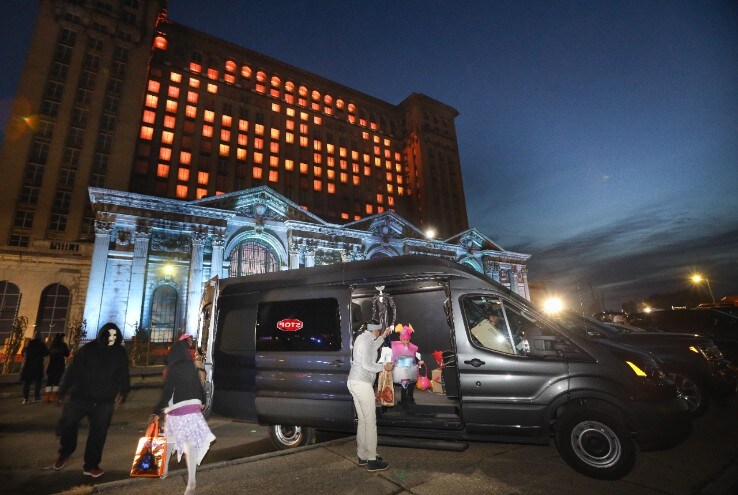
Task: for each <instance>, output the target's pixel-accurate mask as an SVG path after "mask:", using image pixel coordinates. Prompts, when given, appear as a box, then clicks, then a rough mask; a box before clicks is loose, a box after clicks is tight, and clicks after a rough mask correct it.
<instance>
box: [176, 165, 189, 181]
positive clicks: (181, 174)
mask: <svg viewBox="0 0 738 495" xmlns="http://www.w3.org/2000/svg"><path fill="white" fill-rule="evenodd" d="M177 180H181V181H182V182H187V181H188V180H190V169H189V168H180V169H179V170H178V171H177Z"/></svg>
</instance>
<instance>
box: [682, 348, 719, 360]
mask: <svg viewBox="0 0 738 495" xmlns="http://www.w3.org/2000/svg"><path fill="white" fill-rule="evenodd" d="M689 350H690V351H692V352H694V353H696V354H699V355H701V356H702V357H703V358H705V359H706V360H707V361H709V362H713V361H720V360H722V359H724V358H723V353H722V351H721V350H720V348H718V346H716V345H715V344H695V345H691V346H689Z"/></svg>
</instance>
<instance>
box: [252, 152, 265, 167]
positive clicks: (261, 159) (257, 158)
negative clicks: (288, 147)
mask: <svg viewBox="0 0 738 495" xmlns="http://www.w3.org/2000/svg"><path fill="white" fill-rule="evenodd" d="M263 162H264V154H263V153H254V163H256V164H259V165H261V164H262V163H263Z"/></svg>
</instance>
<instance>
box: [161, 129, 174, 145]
mask: <svg viewBox="0 0 738 495" xmlns="http://www.w3.org/2000/svg"><path fill="white" fill-rule="evenodd" d="M172 141H174V133H173V132H169V131H164V132H162V133H161V142H162V143H165V144H172Z"/></svg>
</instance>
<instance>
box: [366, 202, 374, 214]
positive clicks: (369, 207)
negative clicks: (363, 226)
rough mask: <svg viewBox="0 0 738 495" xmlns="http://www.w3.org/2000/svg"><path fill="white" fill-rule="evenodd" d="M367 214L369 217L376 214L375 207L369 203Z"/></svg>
mask: <svg viewBox="0 0 738 495" xmlns="http://www.w3.org/2000/svg"><path fill="white" fill-rule="evenodd" d="M366 213H367V214H368V215H371V214H372V213H374V206H373V205H370V204H369V203H367V204H366Z"/></svg>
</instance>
